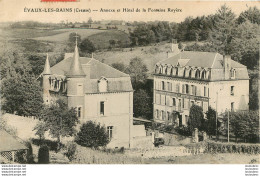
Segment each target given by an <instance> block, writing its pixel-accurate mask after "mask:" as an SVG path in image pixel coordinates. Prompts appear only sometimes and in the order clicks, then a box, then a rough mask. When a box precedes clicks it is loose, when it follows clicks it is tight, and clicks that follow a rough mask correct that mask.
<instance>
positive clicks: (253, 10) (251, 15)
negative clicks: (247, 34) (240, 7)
mask: <svg viewBox="0 0 260 176" xmlns="http://www.w3.org/2000/svg"><path fill="white" fill-rule="evenodd" d="M259 17H260V10H259V9H258V8H257V7H256V6H255V7H249V8H248V9H247V10H246V11H244V12H242V13H241V14H240V15H239V17H238V19H237V21H238V23H239V24H241V23H244V22H245V21H247V20H249V21H250V22H251V23H255V24H260V18H259Z"/></svg>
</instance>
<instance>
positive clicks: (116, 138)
mask: <svg viewBox="0 0 260 176" xmlns="http://www.w3.org/2000/svg"><path fill="white" fill-rule="evenodd" d="M41 83H42V86H43V100H44V103H45V104H51V103H54V102H55V101H56V100H57V98H58V97H59V96H63V97H65V98H66V99H67V101H68V106H69V107H73V108H76V111H77V116H78V118H79V120H80V122H81V123H84V122H86V121H89V120H91V121H95V122H97V123H101V125H105V126H106V128H107V132H108V134H109V138H110V140H111V141H110V143H109V144H108V146H109V147H129V146H130V141H131V135H130V130H131V127H132V125H133V122H132V119H133V89H132V84H131V80H130V76H129V75H127V74H125V73H122V72H120V71H118V70H116V69H114V68H112V67H110V66H109V65H106V64H104V63H101V62H99V61H98V60H96V59H94V58H87V57H79V52H78V47H77V44H76V46H75V51H74V53H66V54H65V57H64V59H63V60H62V61H61V62H59V63H57V64H56V65H54V66H52V67H50V64H49V60H48V56H47V58H46V63H45V67H44V71H43V73H42V74H41Z"/></svg>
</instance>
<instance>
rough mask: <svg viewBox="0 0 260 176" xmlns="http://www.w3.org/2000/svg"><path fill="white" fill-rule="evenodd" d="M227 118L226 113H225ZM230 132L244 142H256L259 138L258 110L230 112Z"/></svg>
mask: <svg viewBox="0 0 260 176" xmlns="http://www.w3.org/2000/svg"><path fill="white" fill-rule="evenodd" d="M225 118H227V115H225ZM229 119H230V132H231V133H233V134H234V135H235V137H236V140H237V139H238V138H241V139H244V142H257V141H258V140H259V112H258V111H248V112H232V113H230V117H229Z"/></svg>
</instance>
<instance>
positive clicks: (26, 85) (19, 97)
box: [1, 72, 43, 117]
mask: <svg viewBox="0 0 260 176" xmlns="http://www.w3.org/2000/svg"><path fill="white" fill-rule="evenodd" d="M1 90H2V92H1V93H2V94H1V96H2V99H3V104H2V108H3V110H4V111H6V112H8V113H16V114H18V115H22V116H36V117H37V116H39V114H40V112H41V109H42V106H43V99H42V89H41V87H40V85H39V82H38V81H37V80H36V78H35V77H34V75H32V74H30V73H28V72H26V73H25V74H23V75H20V74H15V75H13V76H12V77H10V78H7V79H5V80H3V83H2V87H1Z"/></svg>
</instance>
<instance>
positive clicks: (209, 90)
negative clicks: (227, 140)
mask: <svg viewBox="0 0 260 176" xmlns="http://www.w3.org/2000/svg"><path fill="white" fill-rule="evenodd" d="M248 103H249V77H248V72H247V68H246V66H244V65H242V64H240V63H238V62H235V61H233V60H231V58H230V56H222V55H220V54H219V53H209V52H192V51H183V52H181V53H179V54H177V55H175V56H172V57H170V58H167V59H166V60H163V61H161V62H158V63H157V64H156V66H155V72H154V106H153V107H154V121H156V122H160V123H165V124H173V123H177V124H178V125H179V126H182V125H187V122H188V120H189V110H190V107H191V106H192V105H193V104H195V105H199V106H201V107H202V109H203V112H204V113H206V112H207V111H208V108H209V106H211V107H212V108H213V109H215V110H216V111H217V112H218V114H220V113H222V112H225V111H226V110H229V111H237V110H248Z"/></svg>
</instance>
